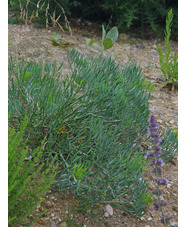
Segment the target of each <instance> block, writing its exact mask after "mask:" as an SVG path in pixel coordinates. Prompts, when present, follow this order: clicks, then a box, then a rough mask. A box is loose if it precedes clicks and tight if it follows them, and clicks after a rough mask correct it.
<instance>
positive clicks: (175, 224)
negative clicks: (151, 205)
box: [170, 222, 178, 227]
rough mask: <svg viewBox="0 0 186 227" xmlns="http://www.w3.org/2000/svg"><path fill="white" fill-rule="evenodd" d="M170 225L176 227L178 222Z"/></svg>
mask: <svg viewBox="0 0 186 227" xmlns="http://www.w3.org/2000/svg"><path fill="white" fill-rule="evenodd" d="M170 225H171V227H177V226H178V222H171V223H170Z"/></svg>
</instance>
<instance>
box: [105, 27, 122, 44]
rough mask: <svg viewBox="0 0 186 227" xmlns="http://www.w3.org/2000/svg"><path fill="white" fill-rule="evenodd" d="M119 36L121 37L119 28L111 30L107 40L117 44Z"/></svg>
mask: <svg viewBox="0 0 186 227" xmlns="http://www.w3.org/2000/svg"><path fill="white" fill-rule="evenodd" d="M118 35H119V32H118V29H117V27H113V28H111V29H110V31H109V32H108V33H107V35H106V38H110V39H112V43H115V42H116V40H117V39H118Z"/></svg>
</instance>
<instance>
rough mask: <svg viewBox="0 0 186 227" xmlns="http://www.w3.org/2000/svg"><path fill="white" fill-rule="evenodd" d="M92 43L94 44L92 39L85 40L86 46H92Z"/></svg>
mask: <svg viewBox="0 0 186 227" xmlns="http://www.w3.org/2000/svg"><path fill="white" fill-rule="evenodd" d="M94 42H95V40H94V39H86V44H87V46H92V45H93V44H94Z"/></svg>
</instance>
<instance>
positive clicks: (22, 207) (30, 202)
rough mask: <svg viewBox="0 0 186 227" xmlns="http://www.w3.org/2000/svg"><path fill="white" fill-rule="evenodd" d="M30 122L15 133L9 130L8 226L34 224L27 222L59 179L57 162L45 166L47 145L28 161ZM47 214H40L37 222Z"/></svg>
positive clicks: (25, 122)
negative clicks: (56, 177)
mask: <svg viewBox="0 0 186 227" xmlns="http://www.w3.org/2000/svg"><path fill="white" fill-rule="evenodd" d="M26 127H27V120H26V118H24V120H23V121H22V122H21V124H20V129H19V130H18V131H15V129H13V128H11V127H10V128H9V133H8V224H9V226H11V227H17V226H19V225H22V226H27V225H28V224H30V223H29V222H30V221H29V220H27V221H26V218H27V217H28V216H29V215H32V214H33V213H35V209H36V208H37V206H39V205H40V204H41V203H42V201H43V199H42V198H41V197H44V196H45V195H46V193H47V192H48V191H49V189H50V187H51V184H52V180H53V179H54V177H55V175H56V168H57V165H55V158H54V160H53V161H52V162H51V163H50V165H49V166H48V167H47V168H44V163H41V160H42V156H43V143H42V144H41V146H39V147H38V148H37V149H36V150H35V151H33V152H32V159H27V155H28V148H27V142H28V140H26V141H24V140H23V134H24V131H25V128H26ZM43 213H44V212H40V213H38V214H37V216H36V219H35V220H32V221H36V220H37V218H38V217H39V216H41V215H42V214H43Z"/></svg>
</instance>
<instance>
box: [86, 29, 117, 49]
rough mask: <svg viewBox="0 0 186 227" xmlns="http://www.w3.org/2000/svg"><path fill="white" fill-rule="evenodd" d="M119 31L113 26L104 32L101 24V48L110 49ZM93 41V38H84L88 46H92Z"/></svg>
mask: <svg viewBox="0 0 186 227" xmlns="http://www.w3.org/2000/svg"><path fill="white" fill-rule="evenodd" d="M118 36H119V32H118V29H117V27H113V28H111V29H110V31H109V32H108V33H107V34H106V31H105V27H104V25H102V43H101V46H102V49H103V50H108V49H110V48H111V47H112V46H113V45H114V43H115V42H116V40H117V39H118ZM94 43H95V40H93V39H86V44H87V45H88V46H92V45H93V44H94Z"/></svg>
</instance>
